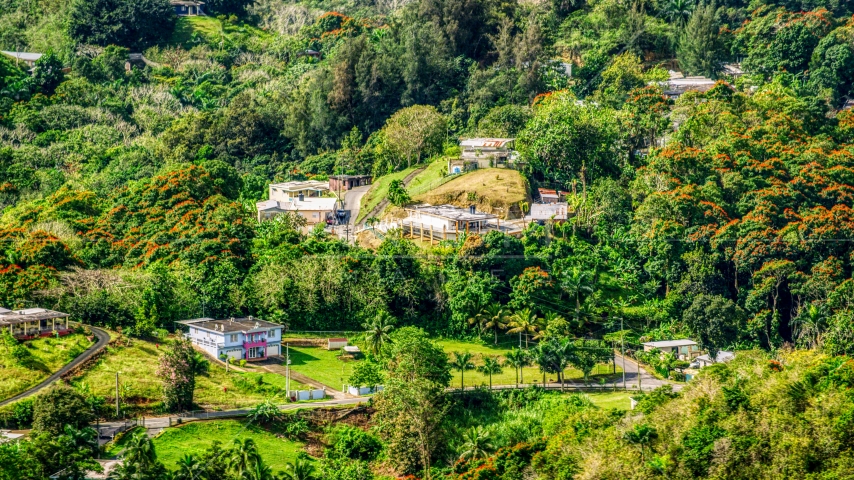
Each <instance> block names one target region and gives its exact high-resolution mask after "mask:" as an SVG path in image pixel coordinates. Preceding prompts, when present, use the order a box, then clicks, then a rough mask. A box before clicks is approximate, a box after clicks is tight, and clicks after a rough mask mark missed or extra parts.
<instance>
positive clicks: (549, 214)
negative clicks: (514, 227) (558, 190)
mask: <svg viewBox="0 0 854 480" xmlns="http://www.w3.org/2000/svg"><path fill="white" fill-rule="evenodd" d="M570 216H571V215H570V212H569V204H567V203H566V202H561V203H534V204H532V205H531V211H530V213H529V215H528V216H527V217H525V220H527V221H531V222H544V221H546V220H555V221H566V219H568V218H569V217H570Z"/></svg>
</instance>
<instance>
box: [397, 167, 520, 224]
mask: <svg viewBox="0 0 854 480" xmlns="http://www.w3.org/2000/svg"><path fill="white" fill-rule="evenodd" d="M470 196H471V197H470ZM412 198H413V200H416V201H419V202H426V203H430V204H433V205H441V204H445V203H448V204H452V205H456V206H458V207H465V206H468V205H471V204H472V203H474V204H476V205H477V207H478V210H480V211H484V212H487V213H495V214H500V216H501V217H502V218H506V214H507V211H508V209H510V208H511V207H512V208H513V209H514V210H516V209H518V208H519V207H518V203H519V202H521V201H530V199H531V197H530V195H529V194H528V183H527V181H526V180H525V178H524V177H523V176H522V174H520V173H519V172H517V171H515V170H510V169H506V168H484V169H480V170H475V171H473V172H470V173H467V174H465V175H461V176H458V177H456V178H454V179H453V180H451V181H449V182H447V183H444V184H441V185H439V186H437V187H436V188H432V189H430V190H429V191H426V192H424V193H420V194H414V195H412ZM472 198H473V199H474V200H472ZM517 213H518V212H517Z"/></svg>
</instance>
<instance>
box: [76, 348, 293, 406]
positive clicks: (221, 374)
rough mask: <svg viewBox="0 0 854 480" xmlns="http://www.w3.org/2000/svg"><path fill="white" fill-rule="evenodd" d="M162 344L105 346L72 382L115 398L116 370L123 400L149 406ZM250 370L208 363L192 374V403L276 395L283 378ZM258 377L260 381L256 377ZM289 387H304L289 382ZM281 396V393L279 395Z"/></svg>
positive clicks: (157, 392)
mask: <svg viewBox="0 0 854 480" xmlns="http://www.w3.org/2000/svg"><path fill="white" fill-rule="evenodd" d="M165 348H167V347H165V346H164V345H159V346H158V345H157V344H155V343H153V342H148V341H145V340H139V339H132V340H131V341H130V345H126V344H125V340H124V339H122V340H121V341H119V342H118V343H115V344H113V345H110V346H109V347H107V353H106V354H105V355H104V356H103V357H101V359H100V361H99V362H98V363H97V364H95V365H94V366H93V367H92V368H91V369H89V370H88V371H87V372H86V373H85V374H84V375H83V376H81V377H79V378H76V379H75V380H74V383H75V384H76V385H81V384H83V383H85V384H87V385H88V387H89V388H90V389H91V390H92V392H93V393H95V394H96V395H102V396H104V397H106V398H107V399H108V400H111V399H112V400H111V401H115V400H114V399H115V375H116V372H117V371H118V372H119V394H120V395H121V396H122V398H123V402H125V403H127V404H130V405H132V406H134V407H137V408H140V409H150V408H152V407H154V404H156V403H157V402H159V401H160V398H161V381H160V379H159V378H157V376H156V374H155V372H156V371H157V366H158V363H159V358H160V355H161V354H162V353H163V351H164V349H165ZM250 368H252V370H253V371H250V372H246V373H240V372H236V371H233V370H232V371H231V372H229V373H226V372H225V368H224V367H223V366H220V365H219V364H216V363H213V362H212V363H211V365H210V370H209V372H208V374H207V375H201V376H197V377H196V392H195V402H196V404H198V405H199V406H200V407H203V408H207V409H229V408H242V407H247V406H252V405H256V404H258V403H260V402H262V401H263V400H264V399H266V398H269V397H271V396H273V395H277V394H279V393H280V391H281V390H284V388H285V378H284V377H283V376H281V375H277V374H274V373H269V372H266V371H263V370H260V369H257V368H254V367H250ZM259 379H260V380H259ZM291 388H292V389H298V388H306V387H305V386H304V385H302V384H300V383H299V382H295V381H291ZM280 396H281V397H282V398H283V397H284V394H281V395H280Z"/></svg>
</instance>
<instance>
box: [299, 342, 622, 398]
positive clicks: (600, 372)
mask: <svg viewBox="0 0 854 480" xmlns="http://www.w3.org/2000/svg"><path fill="white" fill-rule="evenodd" d="M351 338H353V337H351ZM350 343H351V344H353V343H354V342H353V341H352V340H351V342H350ZM356 343H358V342H356ZM436 343H437V344H439V345H440V346H441V347H442V349H443V350H444V351H445V352H447V353H448V355H449V356H450V355H451V354H452V352H460V353H462V352H469V353H471V354H472V355H473V356H474V358H473V359H472V363H473V364H474V365H475V366H476V367H477V366H480V365H483V358H484V356H489V355H493V356H497V357H498V358H499V360H501V361H502V362H503V361H504V355H506V354H507V353H508V352H510V351H511V350H512V349H513V347H515V346H516V342H515V341H508V340H506V339H504V340H502V342H501V344H500V345H498V346H495V345H492V344H489V343H478V342H466V341H461V340H445V339H440V340H436ZM361 348H362V349H363V350H364V349H365V346H364V345H361ZM290 350H291V368H293V370H294V371H295V372H297V373H301V374H303V375H306V376H307V377H309V378H312V379H314V380H317V381H318V382H321V383H323V384H325V385H327V386H329V387H332V388H334V389H336V390H340V389H341V388H342V386H343V384H345V383H347V379H348V378H349V377H350V374H351V373H352V371H353V366H354V365H355V363H356V362H359V361H361V360H350V361H342V360H340V359H339V358H338V356H339V355H340V354H341V351H336V350H333V351H330V350H326V349H325V348H315V347H291V349H290ZM616 370H617V373H622V369H621V368H620V367H619V365H618V366H617V369H616ZM452 373H453V379H452V380H451V387H459V386H460V376H461V374H460V372H458V371H453V372H452ZM565 373H566V378H567V380H580V379H581V378H582V377H583V375H582V373H581V372H580V371H579V370H575V369H572V368H568V369H567V370H566V372H565ZM612 374H613V366H612V365H610V364H608V365H605V364H602V365H599V366H598V367H597V368H596V369H595V370H594V371H593V373H592V376H591V382H592V383H594V384H595V383H597V382H598V380H599V378H600V376H601V377H607V376H609V375H612ZM542 379H543V375H542V373H541V372H540V370H539V368H538V367H536V366H530V367H525V368H523V369H522V378H521V380H522V381H524V382H525V383H532V382H536V383H540V382H542ZM546 380H547V381H556V380H557V379H556V378H555V376H554V375H552V376H547V377H546ZM515 383H516V373H515V370H514V369H513V368H512V367H505V368H504V369H503V371H502V372H501V373H499V374H496V375H493V376H492V384H493V386H495V385H513V384H515ZM465 385H466V386H467V387H474V386H481V385H489V376H488V375H485V374H482V373H480V372H478V371H477V370H468V371H466V372H465Z"/></svg>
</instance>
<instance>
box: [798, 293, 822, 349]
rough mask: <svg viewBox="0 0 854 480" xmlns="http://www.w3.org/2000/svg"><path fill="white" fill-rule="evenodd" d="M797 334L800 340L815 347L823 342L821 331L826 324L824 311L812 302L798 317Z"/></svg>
mask: <svg viewBox="0 0 854 480" xmlns="http://www.w3.org/2000/svg"><path fill="white" fill-rule="evenodd" d="M796 322H797V326H796V334H797V340H798V342H801V343H802V344H804V345H806V347H807V348H809V349H813V348H816V347H817V346H818V344H819V343H820V342H821V331H822V328H823V324H824V311H823V310H822V309H821V308H819V307H817V306H816V305H814V304H810V306H809V308H807V311H806V312H804V313H802V314H800V315H798V317H797V318H796Z"/></svg>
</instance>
